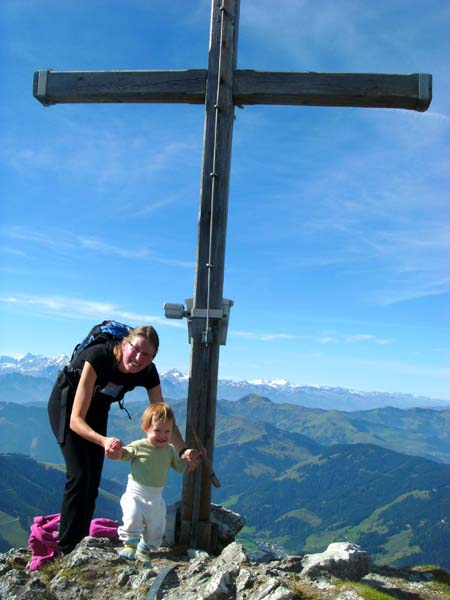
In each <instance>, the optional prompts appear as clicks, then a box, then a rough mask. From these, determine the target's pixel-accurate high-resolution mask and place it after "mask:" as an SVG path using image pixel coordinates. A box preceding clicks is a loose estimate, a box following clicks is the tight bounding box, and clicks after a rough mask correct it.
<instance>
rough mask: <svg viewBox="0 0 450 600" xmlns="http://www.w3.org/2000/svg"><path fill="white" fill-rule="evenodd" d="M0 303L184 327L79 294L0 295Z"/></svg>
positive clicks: (73, 316) (58, 313) (52, 312)
mask: <svg viewBox="0 0 450 600" xmlns="http://www.w3.org/2000/svg"><path fill="white" fill-rule="evenodd" d="M0 303H2V304H4V305H10V306H13V307H20V308H21V309H22V310H26V311H31V312H32V313H34V312H35V313H37V314H41V315H42V314H43V315H51V316H52V317H55V316H58V317H63V318H68V319H85V318H89V319H92V320H94V321H95V320H98V321H102V320H103V318H104V315H109V316H110V318H112V319H117V320H119V321H125V322H127V323H130V324H131V325H133V324H139V323H157V324H158V325H164V326H167V327H175V328H180V327H185V325H184V324H182V323H179V322H178V321H172V320H168V319H164V318H162V317H159V316H155V315H148V314H144V313H136V312H132V311H129V310H126V309H124V308H123V307H120V306H118V305H116V304H114V303H111V302H101V301H96V300H84V299H82V298H66V297H63V296H33V295H17V296H1V297H0Z"/></svg>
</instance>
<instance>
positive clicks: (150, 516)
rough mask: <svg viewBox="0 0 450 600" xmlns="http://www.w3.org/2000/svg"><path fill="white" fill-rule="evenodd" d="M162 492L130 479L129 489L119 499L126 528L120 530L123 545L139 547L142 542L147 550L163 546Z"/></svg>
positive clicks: (159, 489)
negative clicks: (133, 544) (137, 545)
mask: <svg viewBox="0 0 450 600" xmlns="http://www.w3.org/2000/svg"><path fill="white" fill-rule="evenodd" d="M163 489H164V488H157V487H150V486H148V485H142V484H140V483H137V482H136V481H133V480H132V479H131V478H129V479H128V484H127V489H126V490H125V493H124V494H123V496H122V498H121V499H120V506H121V507H122V519H123V525H121V526H120V527H119V529H118V534H119V538H120V539H121V540H122V541H123V542H124V543H126V542H130V543H137V542H138V541H139V540H140V539H143V540H144V542H145V543H146V544H147V546H153V547H154V548H159V546H161V543H162V538H163V535H164V532H165V530H166V503H165V502H164V498H163V497H162V492H163Z"/></svg>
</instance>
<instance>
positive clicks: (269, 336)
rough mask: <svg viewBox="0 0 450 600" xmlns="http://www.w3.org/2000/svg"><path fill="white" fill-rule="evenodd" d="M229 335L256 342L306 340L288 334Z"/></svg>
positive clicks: (236, 333)
mask: <svg viewBox="0 0 450 600" xmlns="http://www.w3.org/2000/svg"><path fill="white" fill-rule="evenodd" d="M230 333H231V335H234V336H236V337H241V338H246V339H249V340H256V341H260V342H273V341H274V340H301V339H306V337H305V336H302V335H292V334H289V333H253V332H250V331H230Z"/></svg>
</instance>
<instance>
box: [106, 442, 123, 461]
mask: <svg viewBox="0 0 450 600" xmlns="http://www.w3.org/2000/svg"><path fill="white" fill-rule="evenodd" d="M105 454H106V456H107V458H111V459H113V460H114V459H118V458H120V457H121V456H122V441H121V440H119V439H117V438H106V443H105Z"/></svg>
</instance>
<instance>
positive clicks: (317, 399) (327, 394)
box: [0, 354, 450, 411]
mask: <svg viewBox="0 0 450 600" xmlns="http://www.w3.org/2000/svg"><path fill="white" fill-rule="evenodd" d="M68 359H69V357H68V356H66V355H64V354H61V355H60V356H58V357H55V358H49V357H45V356H40V355H33V354H26V355H25V356H23V357H19V358H14V357H9V356H0V400H3V401H12V402H18V403H22V402H29V401H30V398H31V397H33V396H36V392H35V391H33V382H32V381H29V382H28V386H27V387H26V390H27V391H26V392H25V393H24V394H23V396H20V393H19V389H17V390H16V392H15V391H14V389H15V388H19V387H20V385H22V386H25V380H23V379H22V380H21V378H20V377H19V375H22V376H26V377H33V378H36V377H37V378H43V379H48V380H49V381H51V382H53V381H54V380H55V378H56V375H57V372H58V371H59V370H60V369H61V368H62V367H63V366H64V364H66V363H67V362H68ZM5 375H9V377H8V378H6V381H5V382H4V379H5ZM160 376H161V386H162V389H163V393H164V396H165V397H166V398H172V399H185V398H187V394H188V384H189V378H188V377H187V376H186V375H184V374H183V373H181V372H180V371H177V370H176V369H172V370H171V371H168V372H167V373H162V374H160ZM16 378H17V380H18V382H17V381H16ZM41 386H43V387H45V384H44V383H41ZM4 388H8V394H9V395H8V396H7V395H5V390H4ZM250 394H256V395H259V396H265V397H267V398H270V399H271V400H272V401H273V402H275V403H285V402H286V403H289V404H297V405H301V406H305V407H309V408H323V409H326V410H332V409H337V410H344V411H354V410H368V409H372V408H379V407H384V406H392V407H397V408H411V407H428V408H433V407H450V402H448V401H444V400H439V399H433V398H427V397H424V396H414V395H412V394H401V393H396V394H392V393H384V392H373V391H372V392H363V391H355V390H349V389H346V388H340V387H330V386H326V385H324V386H308V385H303V386H302V385H293V384H290V383H289V382H287V381H284V380H283V381H274V382H262V381H259V382H251V381H232V380H227V379H222V380H219V382H218V392H217V397H218V399H225V400H239V399H240V398H242V397H244V396H247V395H250ZM47 396H48V394H45V395H44V394H43V397H42V399H43V400H45V401H46V400H47ZM131 396H133V397H136V393H134V394H131Z"/></svg>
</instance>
